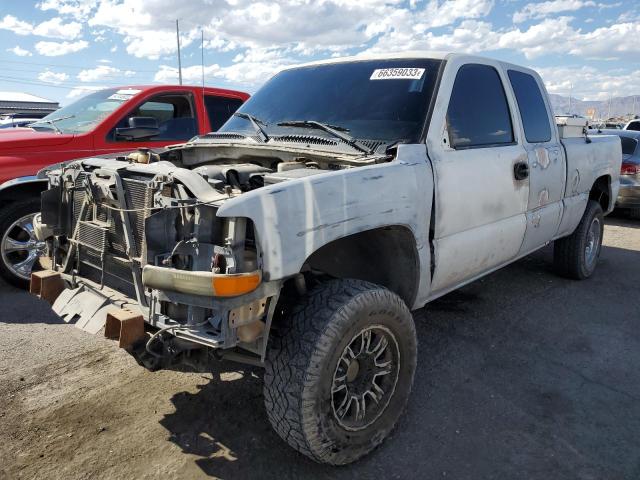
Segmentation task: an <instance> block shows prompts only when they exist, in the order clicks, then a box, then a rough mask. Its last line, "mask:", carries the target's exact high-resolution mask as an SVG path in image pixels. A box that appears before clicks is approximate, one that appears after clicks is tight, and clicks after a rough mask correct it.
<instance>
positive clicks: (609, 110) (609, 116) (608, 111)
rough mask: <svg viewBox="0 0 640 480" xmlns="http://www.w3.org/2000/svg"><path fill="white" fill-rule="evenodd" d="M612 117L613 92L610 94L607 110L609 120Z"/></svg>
mask: <svg viewBox="0 0 640 480" xmlns="http://www.w3.org/2000/svg"><path fill="white" fill-rule="evenodd" d="M610 118H611V94H609V109H608V110H607V120H609V119H610Z"/></svg>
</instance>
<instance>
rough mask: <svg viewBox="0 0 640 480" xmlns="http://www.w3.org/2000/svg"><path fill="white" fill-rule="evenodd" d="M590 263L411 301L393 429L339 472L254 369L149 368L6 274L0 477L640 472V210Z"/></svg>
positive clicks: (498, 278)
mask: <svg viewBox="0 0 640 480" xmlns="http://www.w3.org/2000/svg"><path fill="white" fill-rule="evenodd" d="M605 245H606V246H605V247H604V248H603V252H602V259H601V264H600V267H599V269H598V271H597V273H596V275H595V277H594V278H593V279H591V280H589V281H586V282H572V281H567V280H562V279H559V278H557V277H556V276H554V275H553V274H552V273H551V271H550V249H545V250H544V251H541V252H539V253H536V254H535V255H533V256H531V257H528V258H526V259H524V260H522V261H520V262H518V263H516V264H515V265H513V266H511V267H509V268H506V269H504V270H502V271H500V272H498V273H495V274H493V275H491V276H489V277H488V278H486V279H484V280H481V281H479V282H476V283H474V284H472V285H470V286H468V287H466V288H464V289H462V290H460V291H458V292H455V293H453V294H450V295H448V296H446V297H444V298H442V299H441V300H439V301H437V302H435V303H433V304H431V305H430V306H429V307H428V308H426V309H424V310H422V311H419V312H417V313H416V315H415V317H416V324H417V329H418V338H419V341H420V345H419V348H420V350H419V357H420V358H419V369H418V372H417V374H416V379H415V384H414V392H413V396H412V398H411V400H410V403H409V406H408V410H407V412H406V415H405V416H404V417H403V419H402V420H401V422H400V425H399V427H398V428H397V429H396V431H395V433H394V434H393V436H392V438H390V439H388V440H387V441H386V442H385V443H384V445H383V446H382V447H381V448H379V449H378V450H377V451H375V452H374V453H373V454H372V455H371V456H369V457H368V458H366V459H365V460H363V461H361V462H359V463H357V464H356V465H352V466H348V467H343V468H339V469H334V468H330V467H325V466H321V465H317V464H315V463H313V462H311V461H309V460H307V459H306V458H305V457H303V456H301V455H299V454H297V453H295V452H294V451H292V450H290V449H289V448H288V447H287V446H286V445H285V444H284V443H283V442H282V441H281V440H280V438H279V437H277V436H276V434H275V433H273V432H272V431H271V428H270V426H269V424H268V421H267V418H266V414H265V412H264V407H263V404H262V396H261V380H260V376H261V372H260V370H258V369H252V368H246V367H244V366H241V365H237V364H233V363H220V364H218V365H216V366H215V371H214V372H213V373H211V374H197V373H185V372H176V371H161V372H156V373H150V372H148V371H146V370H144V369H143V368H141V367H139V366H138V364H137V363H136V362H135V361H134V360H133V359H132V358H131V357H130V356H129V355H127V354H126V353H125V352H124V351H122V350H119V349H118V348H116V346H115V345H114V344H113V343H112V342H110V341H107V340H105V339H104V338H101V337H100V336H91V335H88V334H86V333H84V332H81V331H79V330H78V329H76V328H74V327H73V326H69V325H66V324H64V323H61V322H60V321H59V320H58V319H57V318H56V317H55V315H53V314H52V313H51V312H50V310H49V309H48V307H47V305H45V304H44V303H42V302H40V301H39V300H37V299H35V298H32V297H30V296H29V295H27V294H26V293H24V292H21V291H18V290H15V289H13V288H10V287H8V286H6V285H4V284H2V285H0V302H1V303H0V309H1V310H0V478H2V479H4V478H64V479H81V478H82V479H84V478H91V479H93V478H138V479H142V478H158V477H160V478H162V477H164V478H178V477H181V478H207V477H221V478H299V477H301V476H305V477H308V478H374V477H375V478H455V479H466V478H469V479H479V478H482V479H488V478H497V479H507V478H528V479H534V478H540V479H549V478H553V479H560V478H582V479H622V478H625V479H638V478H640V368H639V367H640V328H639V326H640V222H631V221H627V220H624V219H621V218H613V219H608V225H607V227H606V234H605Z"/></svg>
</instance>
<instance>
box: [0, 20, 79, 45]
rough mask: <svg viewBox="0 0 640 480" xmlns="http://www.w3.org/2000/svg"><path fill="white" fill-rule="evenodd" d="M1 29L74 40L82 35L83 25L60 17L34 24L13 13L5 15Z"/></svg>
mask: <svg viewBox="0 0 640 480" xmlns="http://www.w3.org/2000/svg"><path fill="white" fill-rule="evenodd" d="M0 30H9V31H11V32H13V33H15V34H16V35H38V36H40V37H49V38H59V39H61V40H73V39H75V38H77V37H78V36H79V35H80V32H81V31H82V25H81V24H80V23H78V22H69V23H64V22H63V20H62V19H61V18H59V17H54V18H51V19H49V20H46V21H44V22H42V23H39V24H38V25H35V26H34V25H32V24H31V23H29V22H24V21H22V20H19V19H17V18H16V17H14V16H13V15H5V16H4V18H2V20H0Z"/></svg>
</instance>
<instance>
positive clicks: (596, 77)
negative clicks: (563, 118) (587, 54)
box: [536, 66, 640, 100]
mask: <svg viewBox="0 0 640 480" xmlns="http://www.w3.org/2000/svg"><path fill="white" fill-rule="evenodd" d="M536 70H537V71H538V72H539V73H540V75H541V76H542V78H543V80H544V82H545V85H546V87H547V90H548V91H549V92H550V93H557V94H560V95H564V96H568V95H569V92H571V93H572V96H573V97H575V98H579V99H583V100H585V99H588V100H606V99H608V98H609V95H611V96H612V97H620V96H628V95H637V94H638V92H640V69H636V70H635V71H608V72H603V71H600V70H598V69H596V68H593V67H586V66H585V67H545V68H538V69H536Z"/></svg>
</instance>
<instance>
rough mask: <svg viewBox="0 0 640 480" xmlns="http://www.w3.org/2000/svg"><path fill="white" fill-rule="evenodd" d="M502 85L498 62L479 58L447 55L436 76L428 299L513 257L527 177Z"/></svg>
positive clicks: (522, 231) (430, 139)
mask: <svg viewBox="0 0 640 480" xmlns="http://www.w3.org/2000/svg"><path fill="white" fill-rule="evenodd" d="M507 82H508V79H507V78H506V74H505V72H504V71H503V69H502V67H501V66H500V64H499V63H498V62H493V61H491V60H485V59H478V60H477V61H476V62H474V63H465V62H463V61H462V60H461V59H457V58H455V57H454V58H453V59H452V60H449V61H448V62H447V66H446V68H445V71H444V73H443V77H442V79H441V87H440V91H439V93H438V98H437V100H436V103H435V107H434V110H433V114H432V117H431V118H432V120H431V125H430V128H429V133H428V135H427V149H428V154H429V157H430V159H431V161H432V164H433V169H434V177H435V202H434V208H435V217H434V223H433V227H432V236H433V250H434V257H435V262H434V263H435V269H434V272H433V280H432V295H433V296H437V295H438V294H442V293H446V291H448V290H452V289H453V288H455V287H457V286H459V285H461V284H463V283H466V282H468V281H471V280H473V279H474V278H477V277H479V276H481V275H482V274H483V273H486V272H488V271H491V270H493V269H495V268H497V267H499V266H501V265H503V264H506V263H508V262H509V261H511V260H513V259H514V258H516V257H517V255H518V252H519V251H520V247H521V245H522V241H523V238H524V234H525V229H526V211H527V205H528V199H529V179H528V177H527V175H526V172H524V170H526V167H527V156H526V152H525V149H524V148H523V146H522V144H521V142H520V141H519V134H518V128H517V126H518V121H517V118H516V116H515V115H514V108H513V102H514V99H513V97H512V95H511V92H510V90H509V89H508V88H505V86H506V85H507ZM523 172H524V174H523Z"/></svg>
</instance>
